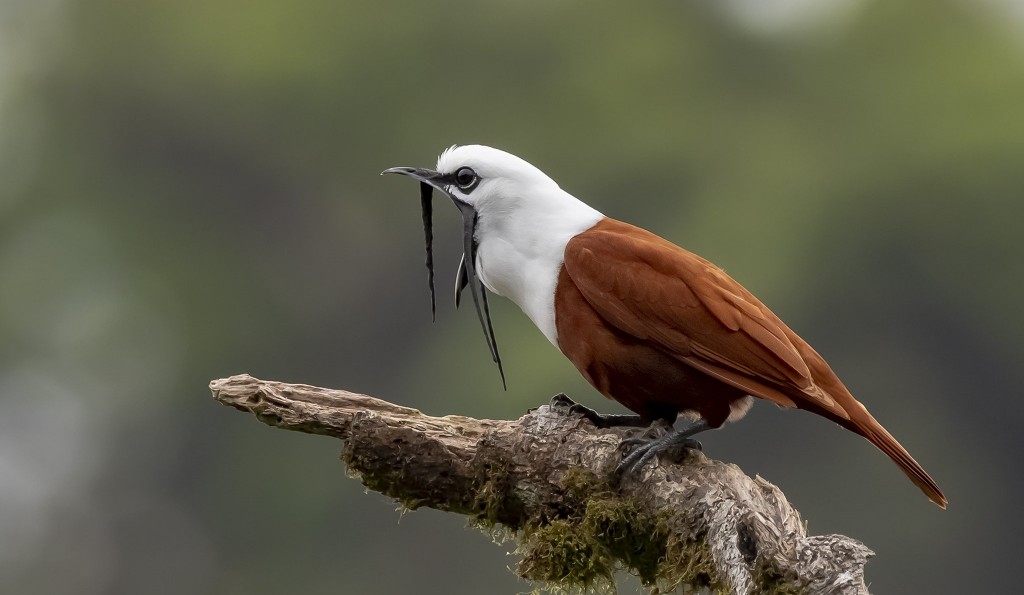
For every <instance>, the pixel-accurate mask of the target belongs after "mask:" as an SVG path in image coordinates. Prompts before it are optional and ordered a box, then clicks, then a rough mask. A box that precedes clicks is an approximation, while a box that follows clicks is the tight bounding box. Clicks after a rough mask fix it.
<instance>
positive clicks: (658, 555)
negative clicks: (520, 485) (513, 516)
mask: <svg viewBox="0 0 1024 595" xmlns="http://www.w3.org/2000/svg"><path fill="white" fill-rule="evenodd" d="M501 475H502V474H497V476H488V480H487V482H493V483H487V482H485V484H484V485H485V489H484V490H482V493H481V494H480V496H478V498H477V501H478V503H479V505H480V507H481V508H480V513H479V515H478V517H477V522H476V524H477V525H478V526H480V527H481V528H484V529H488V530H491V531H493V527H494V526H495V524H494V523H496V522H501V521H500V518H501V517H504V516H505V513H507V512H508V506H509V503H508V502H507V501H506V498H505V497H504V496H500V495H501V494H508V493H510V492H509V489H508V488H509V487H511V486H508V485H507V483H506V482H507V481H508V478H507V477H504V478H502V477H501ZM559 487H560V488H561V490H562V499H561V502H560V503H559V504H558V505H556V506H555V507H554V508H549V509H545V510H537V511H535V512H533V513H532V516H531V517H530V518H529V519H528V520H527V521H526V522H524V523H522V524H521V526H520V527H518V530H516V531H515V532H514V539H515V540H516V541H517V542H518V543H519V546H518V548H517V550H516V553H517V554H519V555H521V556H522V560H521V561H520V563H519V565H518V567H517V568H516V572H517V573H518V574H519V575H520V576H521V577H523V578H525V579H528V580H531V581H536V582H539V583H541V584H542V586H543V588H544V589H545V590H547V591H551V592H556V593H613V592H614V591H615V584H614V578H615V573H616V572H617V571H618V570H619V569H624V570H626V571H628V572H631V573H633V574H635V575H637V576H638V577H639V578H640V580H641V581H642V582H643V584H645V585H647V586H651V587H655V590H660V589H665V588H666V587H668V588H669V590H670V588H674V587H676V586H678V585H683V584H686V585H692V586H695V587H706V586H713V585H714V583H715V581H714V578H713V570H714V567H713V565H712V564H711V563H710V556H709V555H708V554H707V552H706V551H704V550H703V549H701V548H700V547H699V546H697V545H696V543H691V542H683V541H681V540H679V539H678V538H675V539H673V538H670V533H671V532H670V531H669V529H668V517H667V516H666V517H662V518H655V517H652V516H650V515H648V514H647V513H646V512H645V508H644V507H643V506H642V505H641V504H640V502H637V501H635V500H631V499H628V498H622V497H621V496H620V495H618V494H616V493H614V492H613V491H612V489H611V487H610V486H609V485H608V483H607V481H606V480H604V479H602V478H600V477H598V476H596V475H595V474H593V473H590V472H589V471H586V470H583V469H570V470H568V471H567V472H566V474H565V477H564V478H563V479H562V481H561V483H560V486H559ZM519 504H522V502H519ZM533 508H536V507H532V508H531V507H527V509H530V510H533ZM523 510H525V509H520V512H522V511H523Z"/></svg>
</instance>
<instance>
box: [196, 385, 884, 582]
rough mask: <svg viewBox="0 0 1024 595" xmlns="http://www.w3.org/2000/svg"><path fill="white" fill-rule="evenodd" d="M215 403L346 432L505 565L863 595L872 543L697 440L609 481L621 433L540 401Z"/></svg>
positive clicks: (378, 480)
mask: <svg viewBox="0 0 1024 595" xmlns="http://www.w3.org/2000/svg"><path fill="white" fill-rule="evenodd" d="M210 389H211V390H212V391H213V396H214V398H215V399H216V400H218V401H220V402H221V403H224V404H225V405H230V406H232V407H235V408H237V409H240V410H242V411H249V412H252V413H253V414H255V415H256V417H257V418H258V419H259V420H260V421H262V422H263V423H266V424H268V425H272V426H276V427H279V428H283V429H287V430H298V431H301V432H307V433H311V434H323V435H327V436H334V437H335V438H339V439H341V440H343V441H344V446H343V450H342V454H341V458H342V460H343V461H344V463H345V464H346V465H347V466H348V470H349V472H350V473H351V474H353V475H354V476H356V477H358V478H359V479H360V480H361V481H362V482H363V483H364V484H365V485H366V487H368V488H370V489H372V490H375V491H378V492H381V493H382V494H385V495H387V496H390V497H392V498H394V499H396V500H398V501H399V502H400V503H402V504H403V505H404V506H406V507H408V508H410V509H415V508H418V507H420V506H428V507H431V508H436V509H439V510H445V511H450V512H454V513H458V514H463V515H467V516H468V517H470V519H471V520H472V522H474V523H475V524H478V525H479V526H481V527H483V528H485V529H487V528H494V529H496V530H502V531H506V532H507V534H508V535H509V536H510V537H511V538H512V539H515V540H516V542H517V543H518V550H517V551H518V553H519V554H520V555H521V556H522V559H521V561H520V563H519V565H518V567H517V572H518V573H519V574H520V575H521V576H523V577H524V578H527V579H529V580H533V581H537V582H538V583H539V585H540V586H541V587H544V588H553V589H563V590H570V591H571V590H586V589H601V588H604V587H607V588H609V589H610V588H611V585H612V584H613V583H612V577H613V576H614V574H615V572H617V571H618V570H620V569H625V570H627V571H629V572H632V573H634V574H636V575H637V576H639V577H640V579H641V581H642V582H643V583H644V584H646V585H648V586H651V587H652V592H654V593H664V592H668V591H671V590H674V589H679V590H681V591H684V592H685V591H686V590H687V589H709V590H711V591H713V592H719V593H736V594H743V595H746V594H752V593H815V594H817V593H828V594H837V595H838V594H842V595H853V594H864V593H867V592H868V591H867V588H866V586H865V584H864V564H865V563H866V562H867V559H868V558H869V557H870V556H872V555H873V552H871V550H869V549H868V548H867V547H865V546H864V545H863V544H862V543H860V542H858V541H856V540H854V539H851V538H849V537H845V536H842V535H825V536H808V535H807V533H806V530H805V524H804V523H803V521H802V520H801V519H800V514H799V513H798V512H797V511H796V510H794V509H793V507H792V506H790V504H789V502H788V501H787V500H786V497H785V495H784V494H783V493H782V491H781V490H779V489H778V488H777V487H775V486H774V485H772V484H771V483H769V482H767V481H765V480H764V479H762V478H760V477H755V478H750V477H748V476H746V475H745V474H744V473H743V472H742V471H741V470H740V469H739V468H738V467H737V466H735V465H731V464H727V463H723V462H720V461H715V460H712V459H709V458H708V457H706V456H705V455H704V454H703V453H701V452H699V451H685V452H684V453H682V455H681V457H680V458H681V460H679V461H676V462H673V461H667V460H662V461H659V462H658V463H656V464H655V463H651V464H649V465H648V466H647V467H645V468H644V469H643V471H642V472H641V473H640V474H637V476H635V477H627V478H626V479H624V480H623V482H622V483H621V484H619V485H611V483H610V480H609V478H610V475H611V471H612V470H613V469H614V468H615V466H616V465H617V463H618V461H619V459H620V457H621V454H620V448H619V442H620V441H621V439H622V438H623V437H625V436H628V435H630V433H631V432H636V430H628V429H621V428H612V429H598V428H595V427H594V426H593V425H592V424H591V423H590V422H589V421H587V420H584V419H582V418H580V417H578V416H576V415H572V414H569V413H568V411H567V410H565V409H564V408H561V407H555V406H551V405H545V406H542V407H539V408H537V409H535V410H533V411H530V412H529V413H527V414H526V415H524V416H523V417H521V418H520V419H517V420H514V421H499V420H485V419H473V418H468V417H462V416H458V415H448V416H444V417H431V416H428V415H424V414H423V413H421V412H419V411H418V410H416V409H411V408H409V407H403V406H401V405H395V404H393V403H389V402H387V401H383V400H380V399H376V398H374V397H369V396H366V395H360V394H354V393H350V392H346V391H343V390H330V389H324V388H317V387H314V386H308V385H303V384H286V383H282V382H271V381H263V380H258V379H256V378H253V377H251V376H248V375H240V376H232V377H230V378H224V379H220V380H214V381H213V382H211V383H210Z"/></svg>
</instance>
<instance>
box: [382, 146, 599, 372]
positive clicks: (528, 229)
mask: <svg viewBox="0 0 1024 595" xmlns="http://www.w3.org/2000/svg"><path fill="white" fill-rule="evenodd" d="M384 173H399V174H403V175H407V176H410V177H412V178H415V179H417V180H419V181H420V184H421V188H425V190H423V192H429V188H436V189H438V190H440V191H441V192H443V193H445V194H447V195H448V196H449V197H450V198H451V199H452V201H453V202H454V203H455V206H456V207H458V209H459V210H460V211H461V212H462V216H463V220H464V222H465V237H464V250H465V254H466V256H467V257H466V259H465V260H464V267H465V269H466V270H465V273H467V275H466V276H465V279H467V280H466V281H465V283H466V284H468V286H469V287H470V289H471V290H473V289H474V288H475V285H474V281H473V276H474V274H479V277H480V280H481V281H482V282H483V284H484V285H485V286H486V287H487V288H488V289H490V290H491V291H493V292H495V293H497V294H499V295H504V296H506V297H508V298H510V299H511V300H512V301H514V302H515V303H516V304H518V305H519V307H520V308H522V309H523V311H524V312H526V314H527V315H529V316H530V318H531V319H532V320H533V321H534V323H535V324H536V325H537V326H538V327H540V329H541V331H542V332H544V334H545V336H547V338H548V339H549V340H551V341H552V342H553V343H555V342H556V332H555V325H554V310H553V308H554V306H553V299H554V290H555V284H556V282H557V278H558V273H559V271H560V270H561V267H562V260H563V255H564V252H565V244H566V243H567V242H568V241H569V240H570V239H571V238H572V237H573V236H575V235H576V234H578V233H580V232H582V231H585V230H587V229H589V228H591V227H592V226H593V225H594V224H596V223H597V222H598V221H599V220H600V219H601V218H602V217H603V215H601V213H599V212H598V211H596V210H594V209H593V208H591V207H589V206H587V205H586V204H584V203H583V202H581V201H579V200H577V199H576V198H575V197H573V196H572V195H570V194H569V193H567V192H565V191H564V190H562V189H561V188H559V186H558V184H556V183H555V181H554V180H552V179H551V178H549V177H548V176H547V175H545V174H544V172H542V171H541V170H539V169H537V168H536V167H534V166H533V165H531V164H530V163H528V162H526V161H524V160H523V159H520V158H519V157H516V156H515V155H512V154H510V153H506V152H505V151H500V150H498V149H493V148H491V147H485V146H482V145H464V146H453V147H451V148H449V149H448V150H446V151H444V152H443V153H441V156H440V157H438V159H437V170H436V171H434V170H428V169H419V168H412V167H394V168H391V169H389V170H386V171H385V172H384ZM428 203H429V201H426V202H425V203H424V204H425V205H426V204H428ZM463 278H464V277H463V275H462V274H461V273H460V276H459V279H460V281H459V283H458V285H459V287H460V288H461V286H462V285H463ZM475 298H476V296H475V294H474V299H475ZM485 332H486V327H485ZM488 342H489V343H490V344H491V346H492V352H496V349H495V348H494V347H493V337H492V336H489V337H488ZM556 344H557V343H556Z"/></svg>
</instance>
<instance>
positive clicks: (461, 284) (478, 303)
mask: <svg viewBox="0 0 1024 595" xmlns="http://www.w3.org/2000/svg"><path fill="white" fill-rule="evenodd" d="M384 174H402V175H405V176H409V177H410V178H414V179H416V180H418V181H419V183H420V206H421V207H422V210H423V234H424V237H425V241H426V251H427V258H426V263H425V264H426V265H427V281H428V283H429V285H430V313H431V318H432V319H433V317H434V313H435V310H436V305H435V298H434V252H433V245H434V230H433V205H432V200H431V199H432V197H433V193H434V189H435V188H436V189H438V190H440V191H441V192H443V193H444V194H445V195H447V196H448V198H450V199H452V202H453V203H455V206H456V207H457V208H458V209H459V212H461V213H462V222H463V228H462V229H463V234H462V243H463V254H462V262H461V263H459V272H458V275H457V278H456V282H455V307H456V308H457V307H458V305H459V301H460V297H461V295H462V290H463V289H464V288H465V287H466V286H467V285H468V286H469V293H470V295H472V296H473V306H474V307H475V308H476V315H477V318H478V319H479V320H480V326H481V328H483V331H484V339H486V341H487V348H488V349H489V350H490V351H491V359H493V360H494V363H495V364H497V365H498V374H500V375H501V385H502V387H503V388H505V389H506V390H507V389H508V385H507V384H506V383H505V370H504V369H503V368H502V365H501V356H500V355H498V343H497V342H496V341H495V339H494V327H493V325H492V324H491V312H490V308H489V307H488V305H487V289H486V288H484V286H483V283H481V282H480V280H479V279H478V278H477V275H476V249H477V241H476V224H477V213H476V210H474V209H473V207H472V205H470V204H468V203H465V202H463V201H461V200H458V199H457V198H455V196H453V195H452V193H451V192H449V191H448V186H449V185H450V184H451V183H452V181H451V180H448V179H447V178H448V176H445V175H443V174H441V173H438V172H436V171H433V170H429V169H421V168H416V167H392V168H390V169H386V170H384V171H382V172H381V175H384Z"/></svg>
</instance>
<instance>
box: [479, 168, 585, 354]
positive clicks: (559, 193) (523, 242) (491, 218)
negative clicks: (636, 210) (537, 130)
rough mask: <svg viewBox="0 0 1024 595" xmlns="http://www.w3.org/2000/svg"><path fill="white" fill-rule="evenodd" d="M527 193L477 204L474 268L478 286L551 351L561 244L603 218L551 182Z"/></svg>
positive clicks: (555, 335)
mask: <svg viewBox="0 0 1024 595" xmlns="http://www.w3.org/2000/svg"><path fill="white" fill-rule="evenodd" d="M531 190H534V191H530V192H528V194H529V195H528V196H514V197H509V196H504V197H502V200H501V201H495V203H493V204H489V205H480V209H479V211H478V213H479V219H478V222H477V231H476V238H477V242H478V245H479V247H478V250H477V262H476V266H477V271H478V272H479V275H480V280H481V281H482V282H483V284H484V285H485V286H486V287H487V288H488V289H490V290H491V291H492V292H494V293H496V294H498V295H503V296H505V297H507V298H509V299H511V300H512V301H513V302H515V303H516V304H517V305H518V306H519V307H520V308H522V310H523V312H525V313H526V315H527V316H529V317H530V319H531V320H533V323H534V324H535V325H537V328H539V329H540V330H541V332H542V333H544V336H545V337H547V338H548V341H551V343H552V344H554V345H555V346H556V347H557V346H558V332H557V330H556V328H555V302H554V298H555V285H556V284H557V282H558V274H559V272H560V271H561V269H562V263H563V262H564V258H565V245H566V243H568V241H569V240H570V239H572V238H573V236H575V235H576V234H578V233H581V232H584V231H586V230H588V229H590V228H591V227H593V226H594V225H595V224H597V222H598V221H600V220H601V219H603V218H604V215H602V214H601V213H600V212H598V211H597V210H595V209H593V208H591V207H590V206H588V205H586V204H584V203H583V202H581V201H580V200H578V199H576V198H575V197H574V196H572V195H571V194H569V193H567V192H565V191H564V190H562V189H561V188H559V187H558V186H557V185H555V184H554V183H551V184H550V185H546V184H545V185H544V186H543V187H541V188H534V189H531ZM524 194H527V193H524Z"/></svg>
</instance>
